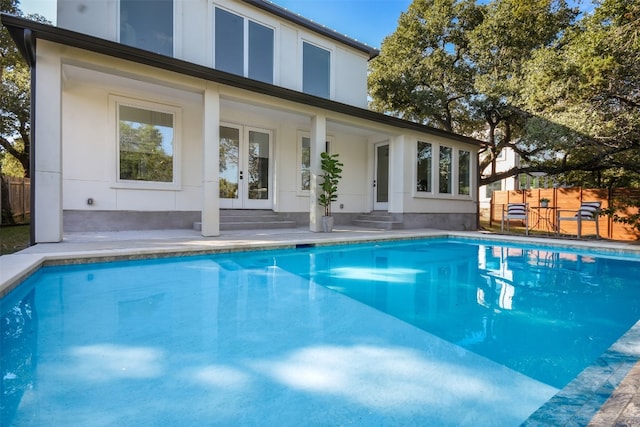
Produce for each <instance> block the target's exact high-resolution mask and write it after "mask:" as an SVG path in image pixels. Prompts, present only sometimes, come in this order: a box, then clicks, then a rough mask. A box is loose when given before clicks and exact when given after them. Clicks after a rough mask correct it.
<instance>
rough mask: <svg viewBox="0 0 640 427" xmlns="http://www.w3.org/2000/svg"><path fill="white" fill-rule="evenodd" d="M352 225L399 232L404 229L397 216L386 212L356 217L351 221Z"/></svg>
mask: <svg viewBox="0 0 640 427" xmlns="http://www.w3.org/2000/svg"><path fill="white" fill-rule="evenodd" d="M353 225H356V226H358V227H365V228H376V229H380V230H400V229H402V228H404V224H403V223H402V221H401V220H398V219H397V216H396V215H394V214H390V213H388V212H376V211H374V212H371V213H368V214H362V215H358V216H357V217H356V218H355V219H354V220H353Z"/></svg>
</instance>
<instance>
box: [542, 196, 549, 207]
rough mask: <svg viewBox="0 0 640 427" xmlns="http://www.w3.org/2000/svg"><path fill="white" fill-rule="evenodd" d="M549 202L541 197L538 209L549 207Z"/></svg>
mask: <svg viewBox="0 0 640 427" xmlns="http://www.w3.org/2000/svg"><path fill="white" fill-rule="evenodd" d="M549 202H550V200H549V199H547V198H546V197H543V198H542V199H540V207H543V208H546V207H547V206H549Z"/></svg>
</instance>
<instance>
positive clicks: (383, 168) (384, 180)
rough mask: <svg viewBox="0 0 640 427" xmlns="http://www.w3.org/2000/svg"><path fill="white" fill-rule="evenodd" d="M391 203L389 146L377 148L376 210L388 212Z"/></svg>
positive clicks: (380, 145) (374, 200) (377, 146)
mask: <svg viewBox="0 0 640 427" xmlns="http://www.w3.org/2000/svg"><path fill="white" fill-rule="evenodd" d="M388 202H389V144H386V143H385V144H379V145H376V148H375V187H374V196H373V209H374V210H385V211H386V210H387V209H388Z"/></svg>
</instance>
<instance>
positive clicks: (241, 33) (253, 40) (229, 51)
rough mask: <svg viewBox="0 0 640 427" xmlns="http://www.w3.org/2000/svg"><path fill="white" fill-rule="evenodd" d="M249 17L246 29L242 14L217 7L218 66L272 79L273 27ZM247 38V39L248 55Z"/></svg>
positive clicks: (216, 48) (255, 76)
mask: <svg viewBox="0 0 640 427" xmlns="http://www.w3.org/2000/svg"><path fill="white" fill-rule="evenodd" d="M247 21H248V25H247V28H246V29H245V19H244V18H243V17H242V16H239V15H236V14H234V13H231V12H227V11H225V10H222V9H217V8H216V10H215V25H214V28H215V55H214V57H215V67H216V69H218V70H222V71H226V72H228V73H233V74H237V75H239V76H246V77H249V78H251V79H254V80H260V81H263V82H266V83H273V61H274V31H273V29H272V28H269V27H265V26H264V25H260V24H258V23H257V22H253V21H249V20H247ZM245 31H246V32H247V33H246V34H245ZM245 38H246V39H247V42H248V43H247V52H246V55H245V42H244V41H245ZM245 56H246V61H245ZM245 62H246V63H247V69H246V70H245Z"/></svg>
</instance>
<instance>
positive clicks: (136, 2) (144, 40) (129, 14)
mask: <svg viewBox="0 0 640 427" xmlns="http://www.w3.org/2000/svg"><path fill="white" fill-rule="evenodd" d="M120 43H123V44H126V45H129V46H134V47H138V48H140V49H144V50H148V51H151V52H155V53H159V54H162V55H167V56H173V0H120Z"/></svg>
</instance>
